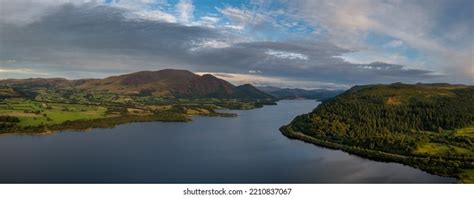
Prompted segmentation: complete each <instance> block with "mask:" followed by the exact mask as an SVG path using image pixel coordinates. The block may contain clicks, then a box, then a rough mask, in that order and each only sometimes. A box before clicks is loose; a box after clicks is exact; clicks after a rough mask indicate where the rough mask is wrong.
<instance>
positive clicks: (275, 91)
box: [257, 86, 343, 101]
mask: <svg viewBox="0 0 474 198" xmlns="http://www.w3.org/2000/svg"><path fill="white" fill-rule="evenodd" d="M257 88H258V89H260V90H262V91H264V92H266V93H268V94H270V95H272V96H274V97H275V98H278V99H313V100H320V101H322V100H326V99H329V98H332V97H334V96H337V95H338V94H340V93H342V92H343V90H329V89H298V88H278V87H272V86H263V87H257Z"/></svg>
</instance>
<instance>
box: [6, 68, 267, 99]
mask: <svg viewBox="0 0 474 198" xmlns="http://www.w3.org/2000/svg"><path fill="white" fill-rule="evenodd" d="M0 86H5V87H10V88H15V89H16V91H18V92H22V91H23V92H29V93H28V94H25V95H30V96H32V97H36V96H37V95H38V94H40V93H39V92H40V90H41V89H43V91H45V89H46V91H50V90H48V89H57V90H60V91H63V90H75V91H81V92H86V93H97V92H105V93H112V94H117V95H132V96H155V97H160V98H168V99H180V98H181V99H199V98H219V99H245V100H253V99H268V100H273V99H274V98H273V97H272V96H271V95H268V94H266V93H264V92H261V91H259V90H257V89H255V88H253V86H252V85H244V87H237V86H234V85H232V84H230V83H229V82H227V81H225V80H222V79H219V78H217V77H215V76H212V75H210V74H206V75H202V76H200V75H197V74H194V73H192V72H190V71H186V70H174V69H165V70H160V71H141V72H136V73H131V74H125V75H120V76H111V77H108V78H104V79H81V80H66V79H62V78H51V79H41V78H36V79H23V80H16V79H9V80H0ZM245 87H250V88H245ZM35 92H36V94H35Z"/></svg>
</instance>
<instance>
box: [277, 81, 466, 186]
mask: <svg viewBox="0 0 474 198" xmlns="http://www.w3.org/2000/svg"><path fill="white" fill-rule="evenodd" d="M473 112H474V86H465V85H449V84H416V85H407V84H401V83H395V84H391V85H365V86H355V87H353V88H351V89H350V90H348V91H346V92H344V93H343V94H341V95H339V96H337V97H335V98H332V99H329V100H327V101H325V102H323V103H322V104H320V105H319V106H318V107H317V108H316V109H314V110H313V112H311V113H309V114H304V115H300V116H298V117H296V118H295V119H294V120H293V121H292V122H291V123H290V124H288V125H286V126H283V127H281V129H280V130H281V131H282V133H283V134H284V135H286V136H287V137H289V138H293V139H299V140H303V141H305V142H308V143H312V144H316V145H319V146H323V147H327V148H332V149H340V150H343V151H346V152H349V153H352V154H356V155H359V156H363V157H367V158H370V159H374V160H379V161H387V162H398V163H402V164H405V165H409V166H412V167H415V168H418V169H421V170H424V171H427V172H429V173H432V174H436V175H442V176H452V177H457V178H459V179H460V181H462V182H465V183H473V182H474V145H473V142H474V113H473Z"/></svg>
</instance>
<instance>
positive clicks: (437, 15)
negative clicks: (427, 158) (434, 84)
mask: <svg viewBox="0 0 474 198" xmlns="http://www.w3.org/2000/svg"><path fill="white" fill-rule="evenodd" d="M288 3H289V4H290V7H289V8H288V10H287V12H288V13H291V14H292V15H293V16H295V17H300V18H302V19H304V20H305V21H306V22H308V23H309V24H311V25H313V26H314V27H319V28H320V31H318V32H324V33H325V34H324V36H325V37H326V38H327V40H329V41H330V42H331V43H334V44H336V45H337V46H340V47H343V48H347V49H352V50H354V51H359V50H367V49H368V50H371V51H379V50H381V49H376V48H375V49H374V48H373V46H371V44H370V43H368V40H367V39H368V35H369V34H371V33H376V34H380V35H384V36H386V37H391V38H394V41H392V42H390V43H387V44H386V45H384V46H385V47H399V46H401V45H402V44H403V46H407V47H410V48H412V49H414V50H417V51H418V52H419V54H421V55H420V56H423V57H425V59H426V61H427V63H426V64H424V65H416V62H411V63H410V62H408V63H407V62H398V64H401V63H403V64H405V63H407V64H408V65H410V66H411V67H423V68H424V69H430V70H436V71H438V72H439V73H443V74H445V75H446V76H451V77H453V76H456V78H458V80H460V81H464V82H471V83H472V81H473V80H472V79H473V78H474V76H473V75H472V74H469V73H468V72H466V71H468V70H471V68H472V59H470V60H468V59H467V58H466V57H467V56H469V55H468V54H470V56H471V57H472V48H473V46H472V40H473V39H474V38H473V36H472V35H473V34H474V25H473V23H472V7H473V4H472V1H466V0H456V1H434V2H430V3H427V2H426V1H411V0H387V1H374V0H334V1H324V0H294V1H289V2H288ZM448 35H450V36H448ZM466 42H468V43H471V44H467V45H466ZM382 47H383V46H382ZM372 53H375V52H372ZM460 58H461V60H459V59H460ZM375 60H377V59H375ZM375 60H374V59H373V60H372V61H375ZM467 74H468V75H467ZM445 80H446V81H452V80H451V79H449V78H447V79H445Z"/></svg>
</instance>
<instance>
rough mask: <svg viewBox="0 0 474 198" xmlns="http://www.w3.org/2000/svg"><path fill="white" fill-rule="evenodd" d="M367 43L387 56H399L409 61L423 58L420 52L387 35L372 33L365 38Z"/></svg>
mask: <svg viewBox="0 0 474 198" xmlns="http://www.w3.org/2000/svg"><path fill="white" fill-rule="evenodd" d="M365 43H366V44H368V45H369V46H371V47H373V48H375V49H377V50H382V51H383V52H385V53H387V54H399V55H401V56H403V57H405V58H407V59H409V60H416V59H419V58H420V57H421V56H422V54H421V53H420V51H419V50H417V49H415V48H412V47H410V46H409V45H407V44H406V43H405V42H403V41H401V40H399V39H397V38H394V37H391V36H388V35H385V34H379V33H374V32H370V33H368V34H367V36H366V38H365Z"/></svg>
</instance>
